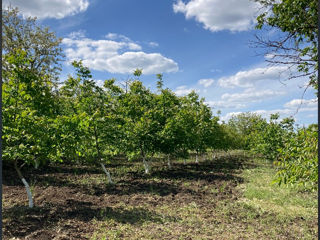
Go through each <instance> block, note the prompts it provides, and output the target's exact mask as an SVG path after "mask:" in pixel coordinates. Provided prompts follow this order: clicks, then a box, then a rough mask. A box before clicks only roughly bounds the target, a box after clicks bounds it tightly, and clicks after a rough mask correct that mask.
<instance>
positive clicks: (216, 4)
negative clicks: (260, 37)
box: [173, 0, 259, 32]
mask: <svg viewBox="0 0 320 240" xmlns="http://www.w3.org/2000/svg"><path fill="white" fill-rule="evenodd" d="M258 9H259V5H258V3H256V2H254V1H250V0H228V1H225V0H190V1H189V2H188V3H184V2H183V1H182V0H178V1H176V2H175V3H174V4H173V11H174V12H175V13H183V14H184V15H185V17H186V19H191V18H195V20H196V21H197V22H200V23H202V24H203V25H204V28H205V29H208V30H210V31H212V32H217V31H221V30H230V31H232V32H237V31H247V30H249V29H250V28H252V26H253V23H254V21H255V16H256V15H257V13H258Z"/></svg>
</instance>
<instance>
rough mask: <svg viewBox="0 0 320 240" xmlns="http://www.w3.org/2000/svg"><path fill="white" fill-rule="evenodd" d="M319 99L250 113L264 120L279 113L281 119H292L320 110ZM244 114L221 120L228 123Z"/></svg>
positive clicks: (225, 117)
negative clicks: (298, 115)
mask: <svg viewBox="0 0 320 240" xmlns="http://www.w3.org/2000/svg"><path fill="white" fill-rule="evenodd" d="M317 100H318V99H317V98H314V99H309V100H306V99H293V100H291V101H290V102H287V103H285V104H284V105H283V108H279V109H271V110H263V109H260V110H255V111H250V112H251V113H256V114H258V115H261V116H262V117H263V118H266V119H269V118H270V115H271V114H274V113H279V114H280V116H281V118H285V117H290V116H291V117H292V116H295V115H296V114H297V113H300V112H304V113H305V112H316V111H317V109H318V102H317ZM240 113H243V112H230V113H227V114H226V115H225V116H223V117H222V118H221V120H224V121H228V120H229V119H230V118H231V117H232V116H233V115H238V114H240ZM315 116H316V115H315V114H312V113H311V114H308V115H307V117H309V118H312V117H315Z"/></svg>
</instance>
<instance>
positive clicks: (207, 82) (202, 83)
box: [198, 78, 214, 87]
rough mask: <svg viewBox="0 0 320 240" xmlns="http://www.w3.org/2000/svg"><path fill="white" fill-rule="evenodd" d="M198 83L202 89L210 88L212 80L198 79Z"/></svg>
mask: <svg viewBox="0 0 320 240" xmlns="http://www.w3.org/2000/svg"><path fill="white" fill-rule="evenodd" d="M198 83H199V84H200V85H203V86H204V87H210V86H211V85H212V84H213V83H214V80H213V79H212V78H207V79H200V80H199V81H198Z"/></svg>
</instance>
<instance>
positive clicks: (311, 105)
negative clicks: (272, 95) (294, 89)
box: [283, 98, 318, 111]
mask: <svg viewBox="0 0 320 240" xmlns="http://www.w3.org/2000/svg"><path fill="white" fill-rule="evenodd" d="M283 106H284V107H285V108H289V109H298V108H300V110H302V111H303V110H304V111H305V110H306V109H310V111H313V110H316V109H317V107H318V99H317V98H314V99H309V100H306V99H293V100H291V101H290V102H287V103H285V104H284V105H283Z"/></svg>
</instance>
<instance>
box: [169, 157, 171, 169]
mask: <svg viewBox="0 0 320 240" xmlns="http://www.w3.org/2000/svg"><path fill="white" fill-rule="evenodd" d="M168 168H169V169H171V160H170V156H169V155H168Z"/></svg>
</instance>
